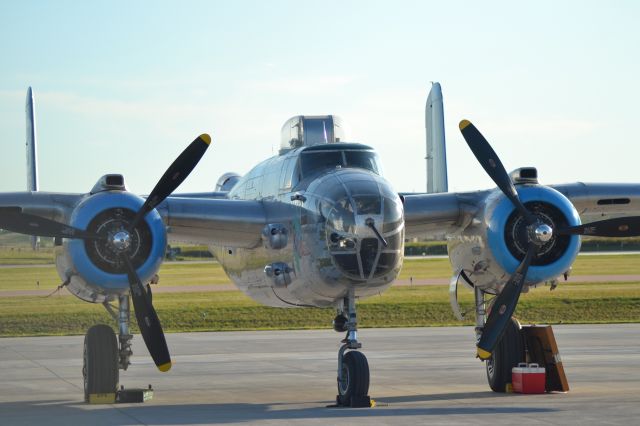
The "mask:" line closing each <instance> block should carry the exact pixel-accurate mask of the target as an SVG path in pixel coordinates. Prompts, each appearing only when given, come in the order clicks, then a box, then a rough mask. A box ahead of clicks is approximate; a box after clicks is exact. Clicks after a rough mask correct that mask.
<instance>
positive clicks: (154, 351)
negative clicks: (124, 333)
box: [122, 255, 171, 372]
mask: <svg viewBox="0 0 640 426" xmlns="http://www.w3.org/2000/svg"><path fill="white" fill-rule="evenodd" d="M122 259H123V260H124V264H125V266H126V268H127V277H128V278H129V285H130V286H131V300H132V301H133V307H134V309H135V311H136V320H137V321H138V328H140V334H142V339H143V340H144V343H145V345H147V349H149V353H150V354H151V358H153V362H155V364H156V366H157V367H158V370H160V371H162V372H167V371H169V370H170V369H171V356H170V355H169V348H168V347H167V340H166V339H165V338H164V332H163V331H162V325H161V324H160V319H159V318H158V314H157V313H156V310H155V309H154V308H153V305H152V304H151V293H149V292H147V291H146V290H145V288H144V287H143V286H142V282H141V281H140V277H138V274H137V273H136V270H135V268H134V267H133V265H132V264H131V260H129V257H127V256H125V255H123V256H122Z"/></svg>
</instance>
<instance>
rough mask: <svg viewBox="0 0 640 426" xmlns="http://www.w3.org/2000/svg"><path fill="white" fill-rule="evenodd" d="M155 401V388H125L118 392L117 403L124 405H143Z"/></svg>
mask: <svg viewBox="0 0 640 426" xmlns="http://www.w3.org/2000/svg"><path fill="white" fill-rule="evenodd" d="M151 399H153V388H152V387H151V385H149V387H148V388H146V389H137V388H134V389H125V388H124V386H122V387H121V388H120V390H119V391H118V392H117V398H116V400H117V402H118V403H121V404H124V403H142V402H146V401H149V400H151Z"/></svg>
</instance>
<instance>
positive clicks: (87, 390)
mask: <svg viewBox="0 0 640 426" xmlns="http://www.w3.org/2000/svg"><path fill="white" fill-rule="evenodd" d="M82 375H83V377H84V400H85V402H89V395H91V394H97V393H102V394H104V393H115V392H116V390H117V388H118V379H119V377H118V376H119V371H118V341H117V339H116V335H115V333H114V332H113V329H112V328H111V327H109V326H108V325H105V324H98V325H94V326H93V327H91V328H90V329H89V331H87V334H86V335H85V337H84V356H83V367H82Z"/></svg>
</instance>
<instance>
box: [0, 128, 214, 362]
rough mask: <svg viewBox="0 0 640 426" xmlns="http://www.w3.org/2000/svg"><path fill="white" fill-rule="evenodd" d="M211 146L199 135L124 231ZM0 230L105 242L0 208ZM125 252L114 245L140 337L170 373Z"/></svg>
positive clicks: (153, 316) (147, 299)
mask: <svg viewBox="0 0 640 426" xmlns="http://www.w3.org/2000/svg"><path fill="white" fill-rule="evenodd" d="M210 144H211V137H210V136H209V135H207V134H202V135H200V136H198V137H197V138H196V139H195V140H194V141H193V142H191V144H190V145H189V146H188V147H187V148H186V149H185V150H184V151H183V152H182V153H181V154H180V155H179V156H178V158H176V159H175V161H174V162H173V163H172V164H171V165H170V166H169V168H168V169H167V171H165V173H164V174H163V175H162V177H161V178H160V180H159V181H158V183H157V184H156V186H155V187H154V188H153V190H152V191H151V194H149V196H148V197H147V199H146V201H145V202H144V204H143V205H142V206H141V207H140V209H139V210H138V211H137V213H136V215H135V217H134V219H133V220H132V222H131V223H130V224H129V226H128V228H127V231H128V232H129V233H131V232H132V231H133V230H134V229H135V227H136V226H137V225H138V224H139V223H140V221H141V220H143V219H144V217H145V216H146V215H147V214H148V213H149V212H150V211H152V210H153V209H154V208H155V207H156V206H157V205H158V204H160V203H161V202H162V201H164V200H165V199H166V198H167V197H168V196H169V195H170V194H171V193H172V192H173V191H175V189H176V188H177V187H178V186H179V185H180V184H181V183H182V182H183V181H184V180H185V179H186V178H187V176H189V174H190V173H191V172H192V171H193V169H194V168H195V166H196V165H197V164H198V162H199V161H200V159H201V158H202V156H203V155H204V153H205V152H206V150H207V148H208V147H209V145H210ZM0 228H2V229H6V230H8V231H13V232H17V233H20V234H27V235H37V236H43V237H59V238H79V239H102V240H104V239H106V238H107V237H106V236H101V235H97V234H94V233H91V232H87V231H84V230H82V229H78V228H74V227H72V226H69V225H65V224H64V223H60V222H56V221H54V220H50V219H46V218H43V217H40V216H35V215H32V214H29V213H24V212H23V211H22V209H21V208H20V207H3V208H0ZM127 249H128V246H127V245H122V246H117V245H116V250H117V251H118V257H119V258H120V259H121V260H122V262H123V264H124V266H125V269H126V273H127V278H128V280H129V286H130V289H131V298H132V300H133V306H134V308H135V312H136V319H137V321H138V327H139V328H140V333H141V334H142V338H143V339H144V342H145V344H146V345H147V348H148V349H149V353H150V354H151V357H152V358H153V361H154V362H155V364H156V366H157V367H158V369H159V370H160V371H163V372H165V371H169V369H170V368H171V357H170V355H169V349H168V347H167V342H166V339H165V337H164V332H163V331H162V325H161V324H160V319H159V318H158V314H157V313H156V310H155V309H154V307H153V305H152V304H151V293H150V292H147V291H146V290H145V288H144V287H143V285H142V282H141V280H140V277H139V276H138V273H137V272H136V269H135V268H134V266H133V264H132V263H131V259H130V258H129V252H128V251H127Z"/></svg>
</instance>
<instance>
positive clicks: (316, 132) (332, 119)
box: [280, 115, 345, 154]
mask: <svg viewBox="0 0 640 426" xmlns="http://www.w3.org/2000/svg"><path fill="white" fill-rule="evenodd" d="M344 140H345V132H344V126H343V124H342V120H341V119H340V117H338V116H335V115H297V116H295V117H292V118H290V119H288V120H287V121H286V123H284V126H282V132H281V138H280V153H281V154H282V153H284V152H287V151H289V150H291V149H295V148H300V147H303V146H314V145H321V144H331V143H338V142H342V141H344Z"/></svg>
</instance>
